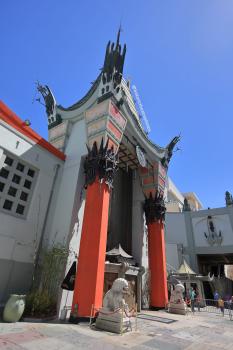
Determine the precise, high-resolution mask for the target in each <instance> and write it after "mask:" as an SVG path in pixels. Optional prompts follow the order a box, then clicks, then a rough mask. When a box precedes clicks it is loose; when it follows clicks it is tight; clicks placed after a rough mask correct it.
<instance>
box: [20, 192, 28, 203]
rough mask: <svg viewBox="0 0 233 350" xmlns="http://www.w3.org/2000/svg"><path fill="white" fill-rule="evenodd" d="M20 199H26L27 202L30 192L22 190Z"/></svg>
mask: <svg viewBox="0 0 233 350" xmlns="http://www.w3.org/2000/svg"><path fill="white" fill-rule="evenodd" d="M20 199H21V200H22V201H25V202H26V201H27V199H28V193H26V192H24V191H22V192H21V195H20Z"/></svg>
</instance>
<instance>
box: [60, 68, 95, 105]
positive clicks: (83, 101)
mask: <svg viewBox="0 0 233 350" xmlns="http://www.w3.org/2000/svg"><path fill="white" fill-rule="evenodd" d="M100 78H101V73H100V74H99V75H98V77H97V79H96V80H95V81H94V83H93V85H92V87H91V88H90V89H89V90H88V92H87V93H86V95H84V96H83V97H82V98H81V99H80V100H79V101H78V102H76V103H74V104H73V105H72V106H70V107H67V108H65V107H63V106H61V105H58V106H57V108H58V109H60V110H61V111H67V112H69V111H75V110H76V109H78V108H80V107H81V106H82V105H84V104H85V103H86V102H87V101H88V100H89V98H90V97H91V96H92V95H93V94H94V92H95V91H96V89H97V87H98V85H99V83H100Z"/></svg>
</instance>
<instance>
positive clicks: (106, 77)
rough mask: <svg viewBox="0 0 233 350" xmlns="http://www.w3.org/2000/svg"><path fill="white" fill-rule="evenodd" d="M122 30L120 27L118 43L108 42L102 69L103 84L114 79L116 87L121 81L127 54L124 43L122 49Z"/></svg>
mask: <svg viewBox="0 0 233 350" xmlns="http://www.w3.org/2000/svg"><path fill="white" fill-rule="evenodd" d="M120 32H121V29H119V31H118V34H117V42H116V45H114V43H112V44H111V42H110V41H109V42H108V45H107V48H106V54H105V60H104V66H103V69H102V81H103V84H106V83H109V82H110V81H111V80H113V82H114V85H115V87H117V86H118V85H119V84H120V83H121V79H122V73H123V67H124V60H125V54H126V45H124V48H123V50H121V45H120ZM115 87H114V88H115Z"/></svg>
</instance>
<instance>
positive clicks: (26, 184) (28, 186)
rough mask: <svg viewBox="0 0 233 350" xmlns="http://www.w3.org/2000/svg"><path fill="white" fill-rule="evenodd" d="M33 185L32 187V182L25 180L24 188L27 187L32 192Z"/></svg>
mask: <svg viewBox="0 0 233 350" xmlns="http://www.w3.org/2000/svg"><path fill="white" fill-rule="evenodd" d="M31 185H32V183H31V181H28V180H25V182H24V187H26V188H28V189H29V190H30V188H31Z"/></svg>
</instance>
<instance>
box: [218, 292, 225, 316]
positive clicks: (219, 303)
mask: <svg viewBox="0 0 233 350" xmlns="http://www.w3.org/2000/svg"><path fill="white" fill-rule="evenodd" d="M218 307H219V308H220V310H221V313H222V316H224V300H223V299H222V298H221V297H220V298H219V300H218Z"/></svg>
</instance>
